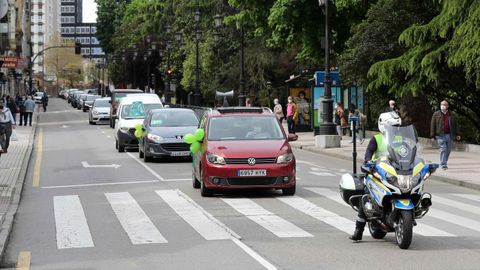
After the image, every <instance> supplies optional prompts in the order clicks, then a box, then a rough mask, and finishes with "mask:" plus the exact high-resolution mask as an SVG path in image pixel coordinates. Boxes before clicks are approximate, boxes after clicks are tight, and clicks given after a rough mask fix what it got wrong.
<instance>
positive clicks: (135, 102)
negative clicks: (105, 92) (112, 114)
mask: <svg viewBox="0 0 480 270" xmlns="http://www.w3.org/2000/svg"><path fill="white" fill-rule="evenodd" d="M161 108H163V104H162V102H161V101H160V98H159V97H158V96H157V95H156V94H138V95H134V96H127V97H124V98H122V99H121V100H120V105H119V106H118V110H117V116H116V121H118V122H117V123H116V124H115V132H114V133H115V146H116V148H117V150H118V152H124V151H125V148H136V149H138V139H137V138H136V137H135V125H137V124H142V123H143V120H144V119H145V116H146V115H147V114H148V112H149V111H151V110H153V109H161Z"/></svg>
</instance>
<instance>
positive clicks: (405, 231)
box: [395, 210, 413, 249]
mask: <svg viewBox="0 0 480 270" xmlns="http://www.w3.org/2000/svg"><path fill="white" fill-rule="evenodd" d="M412 238H413V215H412V212H411V211H404V210H403V211H400V213H399V215H398V221H397V227H396V228H395V239H396V240H397V245H398V247H399V248H401V249H408V248H409V247H410V244H411V243H412Z"/></svg>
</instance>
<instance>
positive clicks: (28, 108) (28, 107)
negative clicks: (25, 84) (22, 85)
mask: <svg viewBox="0 0 480 270" xmlns="http://www.w3.org/2000/svg"><path fill="white" fill-rule="evenodd" d="M23 106H24V107H25V113H24V114H23V122H24V125H25V126H26V125H27V120H28V121H29V122H28V123H29V125H30V126H32V117H33V111H35V102H34V101H33V100H32V97H31V96H28V97H27V100H25V102H24V103H23Z"/></svg>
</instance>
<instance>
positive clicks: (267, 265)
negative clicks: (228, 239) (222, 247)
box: [232, 238, 277, 270]
mask: <svg viewBox="0 0 480 270" xmlns="http://www.w3.org/2000/svg"><path fill="white" fill-rule="evenodd" d="M232 241H233V243H235V244H236V245H237V246H239V247H240V248H241V249H243V250H244V251H245V252H246V253H247V254H248V255H250V256H251V257H252V258H253V259H255V260H256V261H257V262H259V263H260V264H261V265H262V266H263V267H265V268H266V269H268V270H275V269H277V267H275V266H274V265H273V264H271V263H270V262H269V261H267V260H265V259H264V258H263V257H262V256H260V255H259V254H258V253H257V252H255V251H254V250H253V249H251V248H250V247H249V246H247V245H245V244H244V243H243V242H242V241H240V240H239V239H237V238H232Z"/></svg>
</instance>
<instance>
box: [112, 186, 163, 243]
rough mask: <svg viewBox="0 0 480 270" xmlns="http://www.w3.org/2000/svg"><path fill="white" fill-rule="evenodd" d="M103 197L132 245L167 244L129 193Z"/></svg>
mask: <svg viewBox="0 0 480 270" xmlns="http://www.w3.org/2000/svg"><path fill="white" fill-rule="evenodd" d="M105 196H106V197H107V200H108V202H109V203H110V205H111V206H112V209H113V211H114V212H115V215H116V216H117V218H118V221H120V224H121V225H122V227H123V229H124V230H125V232H126V233H127V235H128V237H129V238H130V241H131V242H132V244H134V245H140V244H153V243H167V242H168V241H167V240H166V239H165V238H164V237H163V235H162V234H161V233H160V232H159V231H158V229H157V228H156V227H155V225H154V224H153V223H152V221H151V220H150V218H148V216H147V214H145V212H144V211H143V210H142V208H141V207H140V205H138V203H137V201H135V199H134V198H133V197H132V196H131V195H130V193H128V192H119V193H105Z"/></svg>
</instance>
